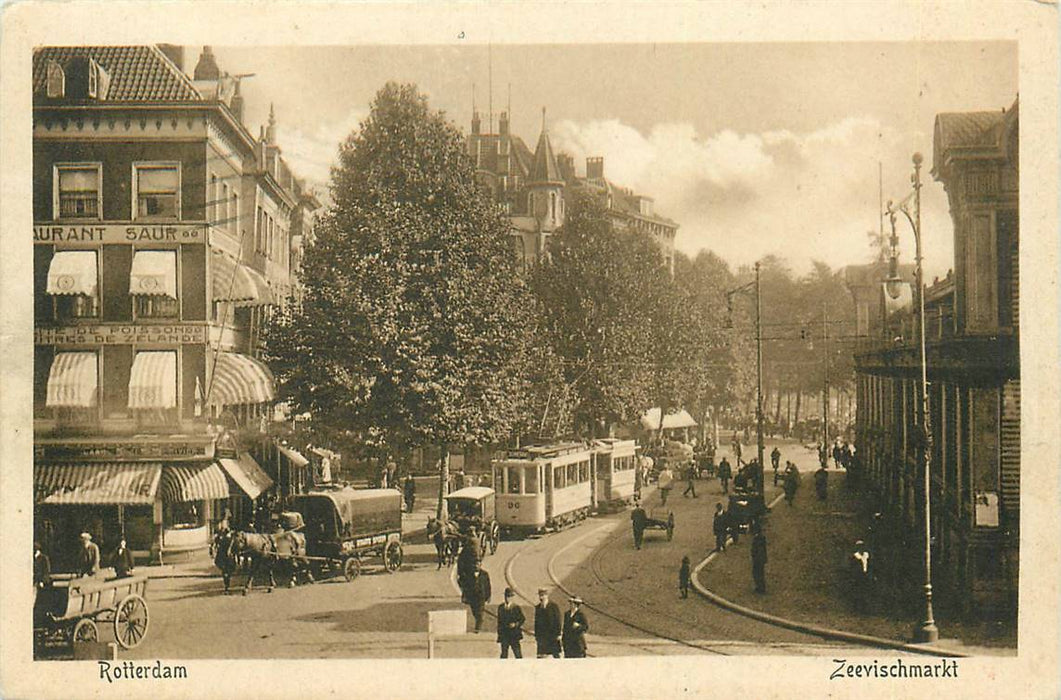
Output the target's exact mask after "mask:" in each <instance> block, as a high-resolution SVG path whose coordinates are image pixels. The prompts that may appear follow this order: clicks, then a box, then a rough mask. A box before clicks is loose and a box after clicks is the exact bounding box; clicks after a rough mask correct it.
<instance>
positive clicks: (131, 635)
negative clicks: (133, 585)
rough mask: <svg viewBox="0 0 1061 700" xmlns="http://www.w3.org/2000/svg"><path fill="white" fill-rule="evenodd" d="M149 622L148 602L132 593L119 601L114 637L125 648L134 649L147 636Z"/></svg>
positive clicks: (115, 616) (115, 614)
mask: <svg viewBox="0 0 1061 700" xmlns="http://www.w3.org/2000/svg"><path fill="white" fill-rule="evenodd" d="M148 623H149V619H148V615H147V603H146V602H145V601H144V599H143V598H141V597H140V596H139V595H137V594H136V593H131V594H129V595H127V596H126V597H125V598H123V599H122V602H120V603H118V610H117V611H116V612H115V613H114V638H115V639H116V640H118V643H119V644H121V645H122V648H123V649H132V648H133V647H135V646H136V645H138V644H139V643H140V642H141V641H143V639H144V637H145V636H147V626H148Z"/></svg>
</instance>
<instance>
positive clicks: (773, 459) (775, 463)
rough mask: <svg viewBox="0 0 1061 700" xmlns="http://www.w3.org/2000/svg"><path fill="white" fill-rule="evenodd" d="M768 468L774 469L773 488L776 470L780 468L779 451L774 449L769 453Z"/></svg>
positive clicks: (775, 480)
mask: <svg viewBox="0 0 1061 700" xmlns="http://www.w3.org/2000/svg"><path fill="white" fill-rule="evenodd" d="M770 466H771V467H773V468H774V486H777V479H778V470H779V469H780V468H781V450H779V449H777V448H776V447H775V448H774V449H773V451H772V452H771V453H770Z"/></svg>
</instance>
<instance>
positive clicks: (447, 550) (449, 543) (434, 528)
mask: <svg viewBox="0 0 1061 700" xmlns="http://www.w3.org/2000/svg"><path fill="white" fill-rule="evenodd" d="M427 536H428V537H429V538H430V539H431V541H432V542H434V544H435V553H436V554H437V556H438V567H436V569H435V571H438V570H439V569H441V568H442V565H443V564H445V565H446V566H452V565H453V562H454V561H455V560H456V559H457V551H458V550H459V549H460V530H459V529H458V527H457V525H456V523H454V522H452V521H444V520H440V519H438V518H428V520H427Z"/></svg>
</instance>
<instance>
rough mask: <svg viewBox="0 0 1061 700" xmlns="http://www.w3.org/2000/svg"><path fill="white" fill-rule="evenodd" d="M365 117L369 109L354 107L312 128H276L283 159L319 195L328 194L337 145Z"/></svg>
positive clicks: (337, 154)
mask: <svg viewBox="0 0 1061 700" xmlns="http://www.w3.org/2000/svg"><path fill="white" fill-rule="evenodd" d="M367 116H368V108H367V107H365V108H362V109H354V110H352V111H350V112H349V113H347V115H346V116H345V117H343V118H342V119H341V120H339V121H335V122H330V123H320V124H318V125H317V127H316V128H315V129H314V130H313V131H302V130H301V129H297V128H295V129H283V128H282V127H281V128H280V129H279V133H278V134H277V141H278V142H279V145H280V148H281V149H282V150H283V153H284V159H285V160H286V161H287V162H288V164H289V165H290V166H291V168H292V170H294V172H295V174H296V175H297V176H298V177H302V178H305V179H306V181H307V183H309V184H310V185H311V186H312V187H314V188H315V189H316V190H317V191H318V192H319V193H320V194H321V195H327V190H328V183H329V182H330V181H331V168H332V165H334V164H335V161H336V159H337V158H338V156H339V144H340V143H342V142H343V141H344V140H346V137H347V136H349V135H350V133H351V132H353V131H355V130H356V129H357V128H358V126H359V125H360V124H361V122H362V121H363V120H364V119H365V117H367Z"/></svg>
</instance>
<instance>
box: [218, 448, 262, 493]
mask: <svg viewBox="0 0 1061 700" xmlns="http://www.w3.org/2000/svg"><path fill="white" fill-rule="evenodd" d="M217 461H218V462H220V464H221V466H222V467H223V468H224V469H225V473H226V474H228V475H229V476H230V477H232V480H233V481H235V482H236V485H237V486H239V487H240V488H241V489H242V490H243V493H245V494H247V495H248V496H250V497H251V498H252V499H253V498H257V497H258V496H259V495H260V494H261V492H262V491H265V490H266V489H268V488H269V487H270V486H272V485H273V480H272V479H270V478H269V475H268V474H266V473H265V472H264V471H262V468H261V467H259V466H258V463H257V462H255V461H254V457H251V456H250V455H249V454H246V453H244V454H241V455H240V456H239V458H238V459H219V460H217Z"/></svg>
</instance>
